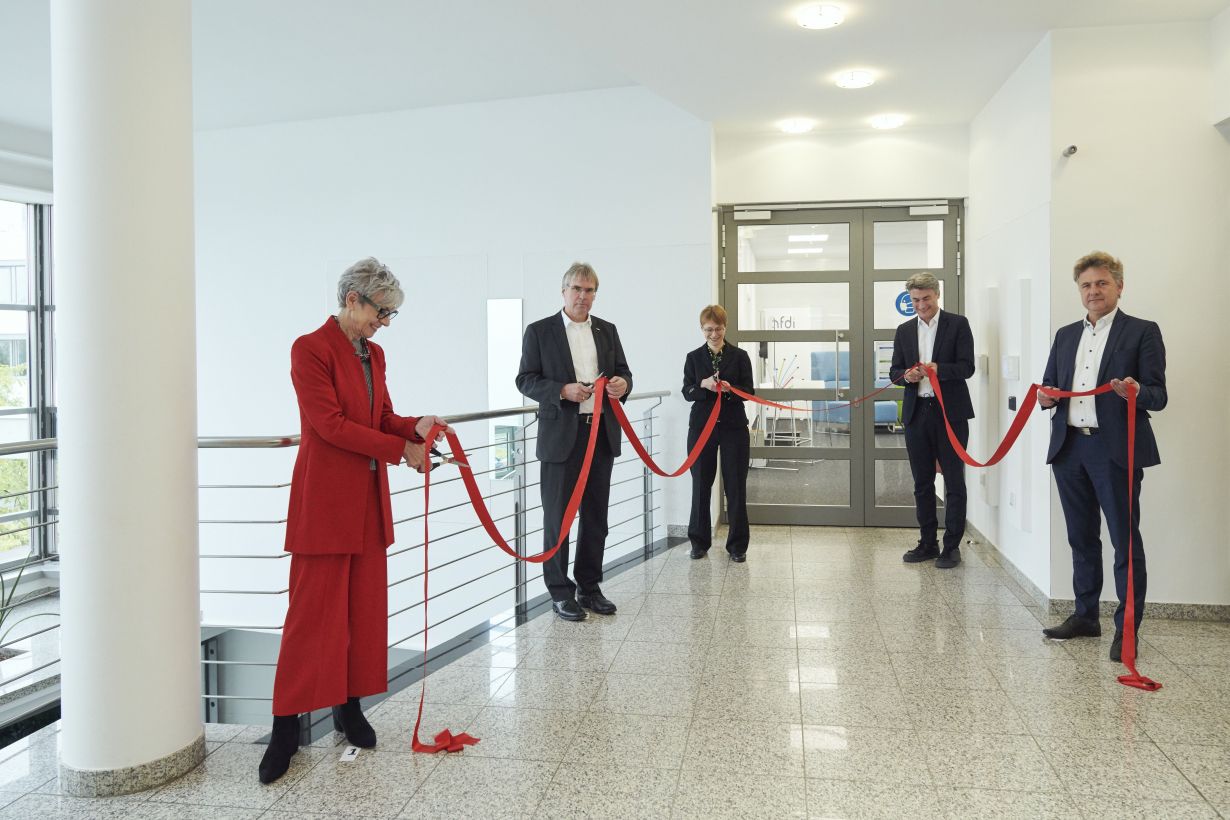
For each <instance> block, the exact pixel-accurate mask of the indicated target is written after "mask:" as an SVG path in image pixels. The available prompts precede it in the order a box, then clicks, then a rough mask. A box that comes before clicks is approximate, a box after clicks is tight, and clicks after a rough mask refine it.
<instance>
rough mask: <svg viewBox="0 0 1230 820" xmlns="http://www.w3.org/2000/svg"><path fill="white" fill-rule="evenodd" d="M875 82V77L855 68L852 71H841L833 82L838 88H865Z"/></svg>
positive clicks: (868, 72)
mask: <svg viewBox="0 0 1230 820" xmlns="http://www.w3.org/2000/svg"><path fill="white" fill-rule="evenodd" d="M875 81H876V76H875V75H874V74H872V73H871V72H870V71H866V70H865V69H861V68H856V69H854V70H853V71H843V72H841V73H840V74H838V75H837V79H836V80H835V82H836V83H837V87H838V88H866V87H867V86H869V85H872V84H873V83H875Z"/></svg>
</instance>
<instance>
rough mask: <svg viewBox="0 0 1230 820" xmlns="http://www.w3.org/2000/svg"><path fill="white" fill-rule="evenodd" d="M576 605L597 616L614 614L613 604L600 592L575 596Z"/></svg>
mask: <svg viewBox="0 0 1230 820" xmlns="http://www.w3.org/2000/svg"><path fill="white" fill-rule="evenodd" d="M577 603H578V604H580V605H581V606H583V607H585V608H586V609H588V610H591V611H593V612H596V613H598V614H599V615H614V614H615V602H614V601H612V600H611V599H609V598H607V597H606V596H605V595H603V594H602V593H601V592H582V593H581V594H580V595H578V596H577Z"/></svg>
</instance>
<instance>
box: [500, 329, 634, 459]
mask: <svg viewBox="0 0 1230 820" xmlns="http://www.w3.org/2000/svg"><path fill="white" fill-rule="evenodd" d="M589 318H590V319H592V320H593V325H592V327H593V334H594V348H595V349H596V350H597V351H598V372H599V373H601V374H603V375H604V376H606V377H607V378H608V379H609V378H611V377H612V376H622V377H623V378H624V379H627V381H628V392H627V393H624V395H623V397H622V398H621V399H620V400H621V401H627V400H628V396H630V395H631V394H632V371H631V370H629V369H628V362H627V359H625V358H624V348H623V345H621V344H620V343H619V331H617V330H616V329H615V325H613V324H611V323H610V322H607V321H604V320H603V319H599V318H598V317H597V316H594V315H593V314H590V317H589ZM576 380H577V374H576V372H575V371H574V370H573V368H572V353H571V351H569V349H568V333H567V331H565V330H564V320H563V318H562V311H560V312H556V313H552V314H551V315H550V316H548V317H547V318H545V319H539V320H538V321H537V322H534V323H533V324H531V325H530V326H529V327H527V328H526V329H525V338H524V339H523V340H522V343H521V366H520V368H519V369H518V372H517V389H518V390H520V391H521V392H522V394H524V395H526V396H528V397H529V398H531V399H534V400H535V401H537V402H538V446H537V450H536V452H537V454H538V460H539V461H549V462H556V463H558V462H561V461H566V460H567V458H568V454H569V453H571V452H572V447H573V444H575V443H576V438H577V424H578V420H577V419H578V413H577V408H578V407H579V405H578V404H577V403H576V402H574V401H568V400H566V399H561V398H560V396H559V391H560V390H562V389H563V387H564V385H565V384H569V383H571V382H575V381H576ZM608 398H609V397H608ZM603 415H604V416H605V415H606V414H605V413H604V414H603ZM608 421H609V422H610V423H608V424H604V425H603V427H604V428H605V430H606V435H607V441H609V442H610V445H611V454H612V455H614V456H618V455H619V450H620V447H619V444H620V430H619V424H618V423H616V422H615V420H614V419H608Z"/></svg>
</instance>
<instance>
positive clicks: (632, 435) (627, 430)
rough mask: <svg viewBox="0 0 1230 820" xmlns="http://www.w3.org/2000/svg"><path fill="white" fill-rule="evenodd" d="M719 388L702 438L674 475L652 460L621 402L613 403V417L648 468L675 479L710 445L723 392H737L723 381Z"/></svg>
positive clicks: (718, 385)
mask: <svg viewBox="0 0 1230 820" xmlns="http://www.w3.org/2000/svg"><path fill="white" fill-rule="evenodd" d="M717 388H718V389H717V401H715V402H714V403H713V409H712V410H710V411H709V418H708V420H706V421H705V427H704V429H703V430H701V431H700V438H698V439H696V444H694V445H692V452H690V453H688V457H687V458H686V459H684V462H683V465H682V466H680V468H679V469H678V470H675V471H674V472H673V473H668V472H666V471H665V470H663V469H662V468H661V467H659V466H658V465H657V464H655V463H654V460H653V459H652V458H650V456H649V451H648V450H646V449H645V445H644V444H641V440H640V439H639V438H637V435H636V430H634V429H633V428H632V422H630V421H628V417H627V416H626V415H625V414H624V408H623V406H622V405H620V403H619V402H617V401H613V402H611V415H613V416H614V417H615V419H616V420H617V421H618V422H619V426H620V427H622V428H623V430H624V434H625V435H627V436H628V443H629V444H631V445H632V449H633V450H636V454H637V455H638V456H640V457H641V461H643V462H645V466H646V467H648V468H649V469H650V470H652V471H654V472H655V473H657V474H658V475H660V476H662V477H663V478H675V477H676V476H681V475H683V474H684V473H686V472H687V471H688V470H689V469H690V468H691V466H692V465H693V464H695V463H696V459H698V458H700V453H701V451H702V450H704V449H705V445H706V444H708V443H709V436H711V435H712V434H713V428H714V427H715V426H717V420H718V416H719V415H721V412H722V391H723V390H730V391H731V392H735V390H734V388H732V387H731V386H730V385H729V384H728V383H727V382H723V381H719V382H718V383H717Z"/></svg>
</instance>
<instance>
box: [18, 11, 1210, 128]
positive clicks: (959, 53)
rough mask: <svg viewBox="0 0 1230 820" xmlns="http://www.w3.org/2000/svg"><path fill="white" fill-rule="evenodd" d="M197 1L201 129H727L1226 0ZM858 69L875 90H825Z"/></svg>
mask: <svg viewBox="0 0 1230 820" xmlns="http://www.w3.org/2000/svg"><path fill="white" fill-rule="evenodd" d="M835 2H838V3H839V4H841V5H844V6H845V7H846V9H847V12H848V16H847V20H846V22H845V23H844V24H843V25H841V26H839V27H837V28H835V29H830V30H827V31H808V30H804V29H801V28H799V27H798V26H797V25H795V24H794V23H793V21H792V12H793V10H794V9H795V8H796V7H797V6H798V5H799V4H798V3H792V2H789V1H788V0H787V2H781V0H620V2H617V3H613V2H611V1H610V0H603V2H601V3H599V2H598V0H522V2H520V3H514V2H509V0H448V2H439V0H347V1H346V2H342V0H196V2H195V3H194V8H193V49H194V55H193V65H194V77H195V83H194V94H195V108H196V119H197V127H198V128H219V127H227V126H234V125H247V124H256V123H263V122H276V121H283V120H293V119H305V118H314V117H328V116H339V115H347V114H357V113H368V112H375V111H389V110H397V109H404V108H418V107H424V106H434V105H446V104H452V103H466V102H476V101H481V100H493V99H502V98H510V97H520V96H533V95H539V94H552V93H560V92H567V91H580V90H587V89H596V88H609V87H615V86H622V85H629V84H633V83H635V84H640V85H643V86H645V87H647V88H649V89H650V90H652V91H653V92H655V93H657V94H659V95H660V96H662V97H664V98H665V99H667V100H670V101H671V102H673V103H674V104H676V105H678V106H679V107H681V108H683V109H685V110H687V111H689V112H691V113H692V114H694V115H696V116H697V117H699V118H701V119H703V120H706V121H710V122H712V123H714V125H715V126H716V127H717V128H718V129H719V131H727V132H730V131H755V130H765V129H768V128H771V127H772V126H773V123H774V122H775V121H777V120H779V119H781V118H784V117H792V116H804V117H812V118H815V119H818V120H820V123H821V124H820V128H821V129H824V130H850V129H862V128H865V127H866V123H865V119H866V117H868V116H869V115H871V114H874V113H878V112H884V111H894V112H900V113H904V114H907V115H909V116H910V117H911V120H910V124H911V125H952V124H962V123H967V122H969V121H970V119H971V118H972V117H973V116H974V115H975V114H976V113H977V112H978V110H979V109H980V108H981V107H982V106H983V105H984V104H985V102H986V101H987V99H989V98H990V96H991V95H992V94H993V93H994V91H995V90H996V89H997V88H998V87H999V86H1000V85H1001V84H1002V83H1003V81H1004V80H1005V79H1006V78H1007V77H1008V75H1009V74H1010V73H1011V72H1012V70H1013V69H1014V68H1015V67H1016V66H1017V65H1018V64H1019V63H1020V62H1021V60H1022V59H1023V58H1024V57H1025V55H1026V54H1027V53H1028V52H1029V51H1030V49H1032V48H1033V47H1034V45H1036V44H1037V42H1038V40H1039V39H1040V38H1041V37H1042V35H1043V34H1044V33H1045V32H1046V31H1048V30H1050V29H1053V28H1066V27H1075V26H1103V25H1119V24H1134V23H1155V22H1178V21H1199V20H1208V19H1210V18H1211V17H1213V16H1214V15H1215V14H1217V13H1218V12H1220V11H1221V10H1223V9H1225V8H1227V6H1228V5H1230V0H1147V2H1146V0H1024V2H1020V1H1018V2H1003V1H1002V0H926V2H922V0H850V1H849V2H845V0H835ZM48 8H49V0H3V2H0V38H2V39H0V122H7V123H10V124H14V125H18V126H22V127H26V128H34V129H40V130H47V129H49V126H50V119H51V105H50V87H51V82H50V37H49V33H48V27H49V11H48ZM849 68H869V69H872V70H874V71H876V72H877V73H878V74H879V75H880V80H879V82H877V84H876V85H875V86H873V87H871V88H869V89H863V90H858V91H847V90H842V89H838V88H836V87H834V86H833V85H832V81H831V76H832V75H833V74H835V73H836V72H838V71H840V70H844V69H849Z"/></svg>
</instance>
